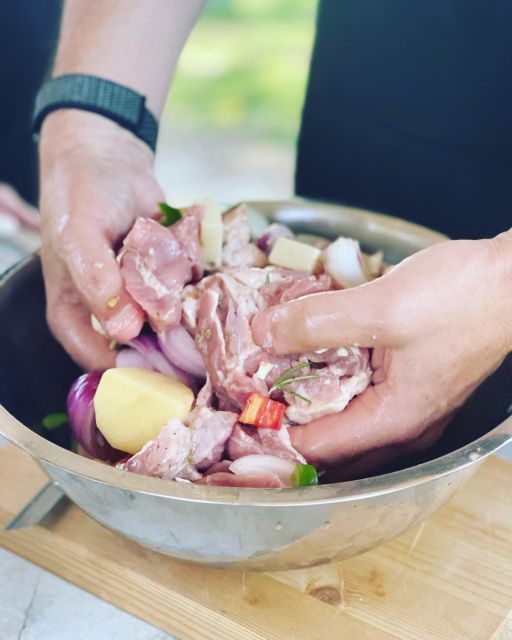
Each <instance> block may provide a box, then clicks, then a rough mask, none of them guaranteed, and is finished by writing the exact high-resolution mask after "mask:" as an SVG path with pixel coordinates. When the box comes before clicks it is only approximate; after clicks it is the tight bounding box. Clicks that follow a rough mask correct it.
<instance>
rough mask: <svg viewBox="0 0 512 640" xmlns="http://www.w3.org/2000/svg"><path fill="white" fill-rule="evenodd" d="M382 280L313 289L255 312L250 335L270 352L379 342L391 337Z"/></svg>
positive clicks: (386, 300)
mask: <svg viewBox="0 0 512 640" xmlns="http://www.w3.org/2000/svg"><path fill="white" fill-rule="evenodd" d="M388 290H389V287H388V286H387V284H386V283H385V282H384V280H382V281H375V282H370V283H368V284H365V285H362V286H360V287H355V288H353V289H345V290H344V291H329V292H327V293H315V294H313V295H309V296H304V297H303V298H298V299H296V300H291V301H290V302H286V303H285V304H281V305H278V306H276V307H271V308H270V309H266V310H265V311H262V312H260V313H259V314H257V315H256V316H255V318H254V320H253V322H252V330H253V335H254V340H255V342H256V343H257V344H259V345H260V346H262V347H263V348H265V349H268V350H269V351H273V352H274V353H280V354H284V353H303V352H307V351H312V350H315V349H329V348H332V347H351V346H361V347H378V346H385V343H386V342H387V341H388V339H389V327H388V323H387V321H386V318H387V316H388V315H389V314H388V311H387V310H388V309H389V306H390V302H389V301H390V291H388Z"/></svg>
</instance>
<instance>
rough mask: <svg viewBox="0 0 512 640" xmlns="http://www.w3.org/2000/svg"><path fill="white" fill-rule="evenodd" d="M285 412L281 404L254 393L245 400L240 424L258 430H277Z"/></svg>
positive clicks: (283, 405)
mask: <svg viewBox="0 0 512 640" xmlns="http://www.w3.org/2000/svg"><path fill="white" fill-rule="evenodd" d="M285 411H286V405H285V404H283V403H282V402H279V401H278V400H272V399H271V398H267V396H264V395H262V394H261V393H257V392H255V393H251V395H250V396H249V397H248V398H247V402H246V403H245V407H244V410H243V411H242V415H241V416H240V422H243V423H244V424H250V425H253V426H254V427H258V428H259V429H276V430H279V429H280V428H281V423H282V421H283V417H284V412H285Z"/></svg>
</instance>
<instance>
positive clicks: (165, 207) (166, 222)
mask: <svg viewBox="0 0 512 640" xmlns="http://www.w3.org/2000/svg"><path fill="white" fill-rule="evenodd" d="M158 208H159V209H160V212H161V214H162V219H161V220H160V224H161V225H162V226H164V227H170V226H171V225H173V224H174V223H175V222H178V220H181V218H182V215H181V211H180V210H179V209H176V208H175V207H171V205H170V204H167V202H159V203H158Z"/></svg>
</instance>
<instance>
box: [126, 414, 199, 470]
mask: <svg viewBox="0 0 512 640" xmlns="http://www.w3.org/2000/svg"><path fill="white" fill-rule="evenodd" d="M191 446H192V433H191V431H190V429H188V428H187V427H185V426H184V425H183V424H182V423H181V422H180V421H179V420H178V419H176V418H173V419H172V420H170V421H169V422H168V423H167V424H166V425H165V426H164V427H163V429H162V430H161V431H160V433H159V434H158V436H157V437H156V438H155V439H154V440H150V441H149V442H146V444H145V445H144V446H143V447H142V449H141V450H140V451H139V452H138V453H136V454H134V455H133V456H132V457H131V458H129V459H128V460H127V461H126V462H123V463H120V464H118V465H117V466H118V468H119V469H123V470H124V471H131V472H133V473H141V474H143V475H145V476H155V477H157V478H165V479H167V480H173V479H174V478H176V477H177V476H179V475H180V474H181V473H183V472H184V471H185V472H186V475H188V476H189V475H190V474H189V473H188V471H189V470H188V469H187V467H188V466H189V457H190V449H191ZM192 476H195V477H193V478H189V479H196V478H198V477H200V474H199V473H195V474H192Z"/></svg>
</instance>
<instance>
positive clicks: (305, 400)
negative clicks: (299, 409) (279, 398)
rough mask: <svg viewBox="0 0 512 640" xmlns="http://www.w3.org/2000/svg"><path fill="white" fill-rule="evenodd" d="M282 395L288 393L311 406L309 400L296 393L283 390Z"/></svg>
mask: <svg viewBox="0 0 512 640" xmlns="http://www.w3.org/2000/svg"><path fill="white" fill-rule="evenodd" d="M283 393H289V394H290V395H292V396H295V397H296V398H300V399H301V400H304V402H307V403H308V404H311V400H310V399H309V398H306V396H303V395H301V394H300V393H297V392H296V391H292V390H291V389H283Z"/></svg>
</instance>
